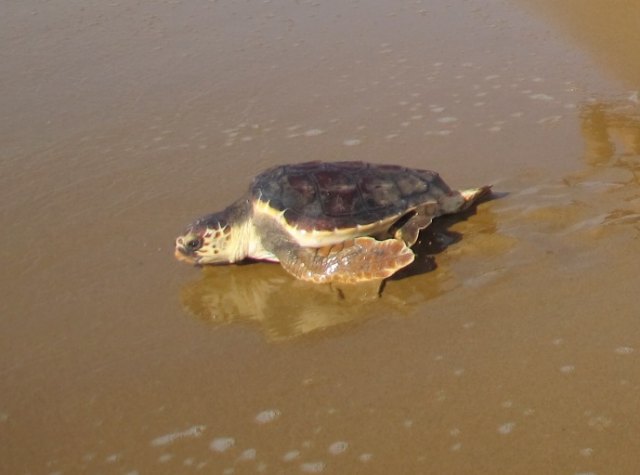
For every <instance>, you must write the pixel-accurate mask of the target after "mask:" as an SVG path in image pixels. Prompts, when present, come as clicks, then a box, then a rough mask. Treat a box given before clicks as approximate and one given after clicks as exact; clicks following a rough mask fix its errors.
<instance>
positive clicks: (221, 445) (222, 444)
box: [209, 437, 236, 452]
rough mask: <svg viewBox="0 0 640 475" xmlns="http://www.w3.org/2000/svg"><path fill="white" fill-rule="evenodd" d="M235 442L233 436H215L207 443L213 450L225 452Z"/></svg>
mask: <svg viewBox="0 0 640 475" xmlns="http://www.w3.org/2000/svg"><path fill="white" fill-rule="evenodd" d="M235 444H236V440H235V439H234V438H233V437H216V438H215V439H213V440H212V441H211V443H210V444H209V448H210V449H211V450H213V451H214V452H226V451H227V450H229V449H230V448H231V447H233V446H234V445H235Z"/></svg>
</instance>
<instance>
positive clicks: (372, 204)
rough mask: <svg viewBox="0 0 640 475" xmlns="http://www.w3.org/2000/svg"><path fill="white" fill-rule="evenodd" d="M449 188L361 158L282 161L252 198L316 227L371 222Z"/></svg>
mask: <svg viewBox="0 0 640 475" xmlns="http://www.w3.org/2000/svg"><path fill="white" fill-rule="evenodd" d="M450 191H451V190H450V188H449V187H448V186H447V185H446V183H445V182H444V181H443V180H442V179H441V178H440V176H439V175H438V174H437V173H435V172H432V171H429V170H414V169H410V168H405V167H401V166H397V165H375V164H370V163H364V162H326V163H325V162H308V163H301V164H297V165H282V166H278V167H274V168H271V169H269V170H267V171H265V172H264V173H262V174H260V175H258V176H257V177H256V178H255V180H254V182H253V185H252V186H251V196H252V198H253V199H254V200H260V201H262V202H268V203H269V206H271V207H272V208H273V209H275V210H277V211H284V217H285V219H286V221H287V223H288V224H289V225H292V226H295V227H297V228H299V229H305V230H318V231H328V230H333V229H346V228H352V227H355V226H357V225H366V224H371V223H375V222H377V221H380V220H383V219H386V218H390V217H392V216H397V215H401V214H404V213H405V212H407V211H408V210H411V209H413V208H414V207H416V206H418V205H420V204H422V203H427V202H433V201H438V199H439V198H440V197H442V196H443V195H446V194H447V193H449V192H450Z"/></svg>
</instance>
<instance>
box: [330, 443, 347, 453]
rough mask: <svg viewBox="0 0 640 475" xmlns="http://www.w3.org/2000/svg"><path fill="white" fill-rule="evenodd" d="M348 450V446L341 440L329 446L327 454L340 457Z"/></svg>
mask: <svg viewBox="0 0 640 475" xmlns="http://www.w3.org/2000/svg"><path fill="white" fill-rule="evenodd" d="M348 448H349V444H348V443H347V442H345V441H343V440H339V441H337V442H334V443H333V444H331V445H330V446H329V453H330V454H332V455H340V454H342V453H344V452H345V451H346V450H347V449H348Z"/></svg>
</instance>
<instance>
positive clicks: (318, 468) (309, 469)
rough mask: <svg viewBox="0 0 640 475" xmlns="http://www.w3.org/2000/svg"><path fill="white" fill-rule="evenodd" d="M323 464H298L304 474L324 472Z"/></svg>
mask: <svg viewBox="0 0 640 475" xmlns="http://www.w3.org/2000/svg"><path fill="white" fill-rule="evenodd" d="M324 466H325V465H324V462H307V463H303V464H300V470H302V471H303V472H306V473H320V472H322V471H324Z"/></svg>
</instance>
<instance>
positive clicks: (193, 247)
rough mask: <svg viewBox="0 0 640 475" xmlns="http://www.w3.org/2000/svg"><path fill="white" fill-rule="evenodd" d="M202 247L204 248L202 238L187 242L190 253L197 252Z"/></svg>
mask: <svg viewBox="0 0 640 475" xmlns="http://www.w3.org/2000/svg"><path fill="white" fill-rule="evenodd" d="M201 247H202V239H200V238H196V239H191V240H190V241H187V248H188V249H189V250H190V251H197V250H198V249H200V248H201Z"/></svg>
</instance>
